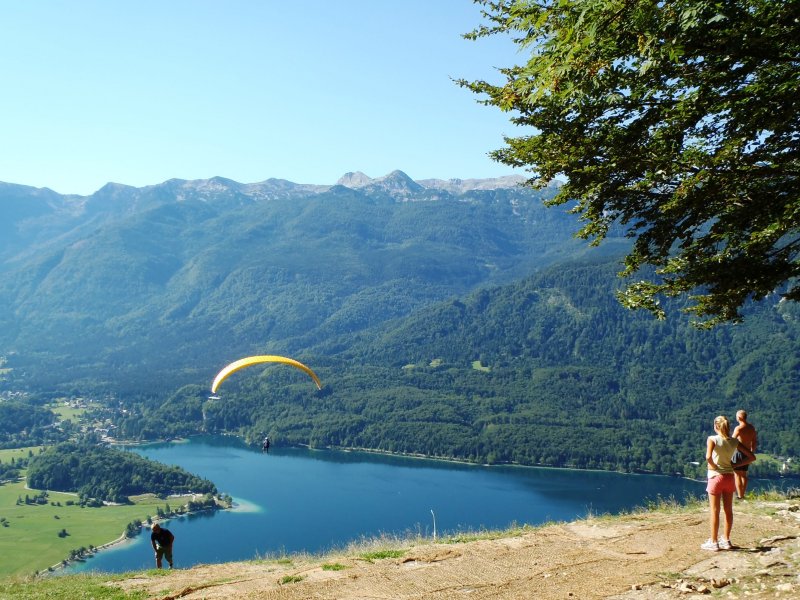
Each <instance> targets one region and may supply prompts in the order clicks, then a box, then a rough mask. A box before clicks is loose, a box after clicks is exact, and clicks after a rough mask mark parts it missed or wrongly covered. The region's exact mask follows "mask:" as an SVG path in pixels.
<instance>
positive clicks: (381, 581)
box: [113, 500, 800, 600]
mask: <svg viewBox="0 0 800 600" xmlns="http://www.w3.org/2000/svg"><path fill="white" fill-rule="evenodd" d="M707 537H708V509H707V508H705V507H694V508H687V509H676V510H674V511H669V512H665V511H659V512H652V513H650V512H646V513H640V514H634V515H627V516H623V517H595V518H589V519H586V520H582V521H577V522H573V523H566V524H554V525H548V526H545V527H541V528H536V529H530V530H527V531H524V532H522V533H521V534H520V535H512V536H509V537H503V538H498V539H478V540H473V541H466V542H458V543H433V542H432V541H431V542H430V543H427V542H423V543H421V544H417V545H413V546H405V547H402V548H401V549H402V555H401V556H399V557H396V558H383V559H369V558H368V557H365V556H366V554H365V553H366V552H367V551H366V550H363V549H362V550H355V551H350V552H347V553H342V554H338V555H327V556H324V557H289V558H290V560H286V559H284V560H264V561H252V562H247V563H228V564H220V565H205V566H198V567H195V568H192V569H185V570H182V569H176V570H174V571H172V572H170V573H168V574H166V575H163V576H160V575H155V574H144V575H141V576H137V577H134V578H131V579H128V580H126V581H124V582H123V583H122V585H123V587H124V588H125V589H127V590H131V591H132V590H144V591H146V593H147V594H148V597H149V598H153V599H156V598H158V599H161V600H168V599H169V600H172V599H177V598H186V599H192V600H199V599H201V598H207V599H212V598H213V599H221V598H228V599H234V598H236V599H256V598H257V599H270V600H271V599H276V600H277V599H280V600H317V599H319V600H323V599H324V600H378V599H380V600H401V599H402V600H405V599H408V600H411V599H414V600H421V599H425V600H428V599H430V600H433V599H437V600H438V599H445V598H446V599H457V598H468V599H470V600H482V599H487V598H492V599H498V598H499V599H525V598H535V599H543V600H547V599H551V598H552V599H555V598H559V599H566V598H578V599H591V598H614V599H616V600H633V599H643V598H647V599H650V598H653V599H672V598H692V597H698V598H699V597H700V596H701V595H709V597H725V598H740V597H741V598H744V597H747V598H800V575H798V574H800V501H798V500H789V501H783V502H773V503H770V502H753V501H746V502H744V503H737V504H736V506H735V523H734V529H733V536H732V540H733V542H734V545H735V547H734V549H732V550H728V551H720V552H708V551H703V550H700V544H701V543H702V542H703V541H704V540H705V539H706V538H707ZM398 554H400V553H398ZM179 557H180V549H179V548H178V547H176V558H179ZM113 585H117V586H118V585H120V583H119V582H114V584H113Z"/></svg>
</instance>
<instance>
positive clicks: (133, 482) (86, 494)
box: [27, 443, 217, 502]
mask: <svg viewBox="0 0 800 600" xmlns="http://www.w3.org/2000/svg"><path fill="white" fill-rule="evenodd" d="M27 480H28V485H29V486H30V487H32V488H34V489H38V490H56V491H62V492H77V493H78V494H79V495H80V497H81V498H97V499H100V500H107V501H111V502H128V496H131V495H135V494H144V493H153V494H160V495H164V496H168V495H170V494H187V493H193V494H207V493H211V494H215V493H216V491H217V489H216V487H214V484H213V483H211V482H210V481H208V480H207V479H202V478H200V477H197V476H196V475H192V474H191V473H188V472H187V471H185V470H183V469H181V468H179V467H175V466H167V465H162V464H160V463H157V462H154V461H151V460H147V459H145V458H142V457H141V456H139V455H137V454H134V453H132V452H124V451H122V450H116V449H113V448H105V447H103V446H98V445H95V444H88V443H83V444H75V443H63V444H57V445H56V446H53V447H51V448H48V449H47V450H45V451H44V452H43V453H41V454H39V455H37V456H35V457H33V458H32V459H31V460H30V462H29V463H28V478H27Z"/></svg>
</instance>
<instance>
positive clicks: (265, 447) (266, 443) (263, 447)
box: [261, 436, 269, 452]
mask: <svg viewBox="0 0 800 600" xmlns="http://www.w3.org/2000/svg"><path fill="white" fill-rule="evenodd" d="M261 451H262V452H269V436H267V437H265V438H264V443H263V444H261Z"/></svg>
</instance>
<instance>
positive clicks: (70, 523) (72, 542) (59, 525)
mask: <svg viewBox="0 0 800 600" xmlns="http://www.w3.org/2000/svg"><path fill="white" fill-rule="evenodd" d="M27 451H28V449H27V448H25V449H24V456H27ZM10 452H17V451H16V450H2V451H0V458H5V457H8V458H7V460H10V455H9V454H8V453H10ZM37 493H38V492H37V491H34V490H29V489H26V488H25V482H24V481H20V482H16V483H6V484H5V485H0V521H2V524H0V556H2V557H3V560H2V561H0V577H6V576H8V575H17V574H19V575H24V574H30V573H33V572H34V571H41V570H43V569H47V567H50V566H52V565H55V564H57V563H59V562H60V561H61V560H63V559H65V558H67V557H68V556H69V553H70V551H71V550H73V549H77V548H80V547H81V546H84V547H87V548H88V547H89V546H90V545H91V546H101V545H102V544H105V543H108V542H110V541H112V540H115V539H117V538H118V537H120V535H122V532H123V531H124V530H125V526H126V525H127V524H128V523H130V522H131V521H134V520H136V519H140V520H142V521H144V520H145V519H146V517H147V516H148V515H152V516H155V515H156V507H158V506H161V507H162V508H163V507H164V505H165V504H166V503H167V501H165V500H162V499H159V498H156V497H154V496H144V497H139V498H136V499H135V500H134V501H135V504H130V505H123V506H103V507H99V508H81V507H80V506H79V505H77V504H75V505H73V506H66V505H65V503H66V502H67V501H68V500H72V501H76V500H77V496H76V495H73V494H65V493H61V492H50V497H49V498H48V500H49V502H51V503H54V502H60V503H61V506H53V505H52V504H47V505H25V504H20V505H17V504H16V502H17V498H19V497H22V499H23V500H24V499H25V495H26V494H27V495H29V496H31V497H33V496H35V495H36V494H37ZM175 504H176V503H175V501H174V500H173V505H175ZM3 519H4V521H3ZM62 529H66V531H67V533H68V534H69V535H67V536H66V537H59V536H58V532H60V531H61V530H62Z"/></svg>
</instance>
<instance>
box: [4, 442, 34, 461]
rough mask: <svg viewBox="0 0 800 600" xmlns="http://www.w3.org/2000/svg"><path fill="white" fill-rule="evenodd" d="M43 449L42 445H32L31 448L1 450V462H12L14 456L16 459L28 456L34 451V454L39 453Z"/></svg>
mask: <svg viewBox="0 0 800 600" xmlns="http://www.w3.org/2000/svg"><path fill="white" fill-rule="evenodd" d="M41 449H42V446H32V447H29V448H9V449H5V450H0V463H10V462H11V459H12V458H13V459H14V460H17V459H20V458H28V456H29V454H30V453H31V452H33V454H39V451H40V450H41Z"/></svg>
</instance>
